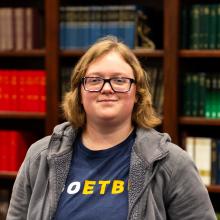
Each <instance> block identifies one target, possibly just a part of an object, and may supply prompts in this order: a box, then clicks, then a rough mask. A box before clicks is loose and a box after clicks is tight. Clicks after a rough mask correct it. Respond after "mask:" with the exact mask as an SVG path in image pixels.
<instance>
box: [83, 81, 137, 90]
mask: <svg viewBox="0 0 220 220" xmlns="http://www.w3.org/2000/svg"><path fill="white" fill-rule="evenodd" d="M106 82H108V83H109V84H110V86H111V88H112V90H113V91H114V92H121V93H124V92H128V91H129V90H130V88H131V84H132V83H135V79H131V78H127V77H113V78H110V79H104V78H101V77H83V78H82V79H81V83H82V85H83V88H84V89H85V90H86V91H89V92H100V91H101V90H102V88H103V87H104V85H105V83H106Z"/></svg>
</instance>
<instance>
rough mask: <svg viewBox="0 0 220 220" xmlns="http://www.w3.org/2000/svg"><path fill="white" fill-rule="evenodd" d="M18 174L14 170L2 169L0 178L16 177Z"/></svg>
mask: <svg viewBox="0 0 220 220" xmlns="http://www.w3.org/2000/svg"><path fill="white" fill-rule="evenodd" d="M16 176H17V172H12V171H0V178H1V179H12V180H13V179H15V178H16Z"/></svg>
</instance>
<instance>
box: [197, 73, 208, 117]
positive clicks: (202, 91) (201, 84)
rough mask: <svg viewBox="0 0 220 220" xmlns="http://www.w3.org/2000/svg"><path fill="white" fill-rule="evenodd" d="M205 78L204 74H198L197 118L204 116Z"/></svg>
mask: <svg viewBox="0 0 220 220" xmlns="http://www.w3.org/2000/svg"><path fill="white" fill-rule="evenodd" d="M205 77H206V73H203V72H202V73H199V82H198V83H199V88H198V90H199V105H198V116H201V117H203V116H205V97H206V88H205Z"/></svg>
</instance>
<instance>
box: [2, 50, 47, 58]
mask: <svg viewBox="0 0 220 220" xmlns="http://www.w3.org/2000/svg"><path fill="white" fill-rule="evenodd" d="M45 53H46V51H45V49H34V50H18V51H0V58H1V57H43V58H44V56H45Z"/></svg>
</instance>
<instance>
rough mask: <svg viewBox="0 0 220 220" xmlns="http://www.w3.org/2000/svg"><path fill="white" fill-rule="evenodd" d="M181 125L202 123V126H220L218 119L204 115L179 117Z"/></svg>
mask: <svg viewBox="0 0 220 220" xmlns="http://www.w3.org/2000/svg"><path fill="white" fill-rule="evenodd" d="M179 124H181V125H204V126H220V119H215V118H213V119H211V118H204V117H180V118H179Z"/></svg>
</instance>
